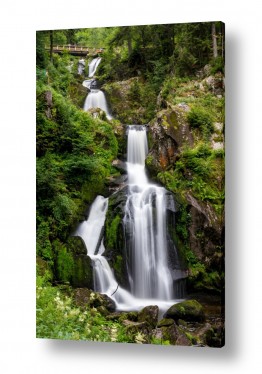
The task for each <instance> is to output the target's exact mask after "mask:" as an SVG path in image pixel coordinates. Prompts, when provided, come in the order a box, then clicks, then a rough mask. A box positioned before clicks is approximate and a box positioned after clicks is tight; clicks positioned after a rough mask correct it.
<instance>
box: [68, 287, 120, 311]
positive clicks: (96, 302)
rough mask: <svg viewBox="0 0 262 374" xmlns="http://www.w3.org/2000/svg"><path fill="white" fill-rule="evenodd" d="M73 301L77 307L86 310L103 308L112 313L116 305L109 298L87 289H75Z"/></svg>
mask: <svg viewBox="0 0 262 374" xmlns="http://www.w3.org/2000/svg"><path fill="white" fill-rule="evenodd" d="M74 301H75V303H76V305H77V306H79V307H82V308H86V307H90V308H101V307H102V308H105V309H106V310H107V311H108V312H111V313H112V312H114V311H115V309H116V304H115V302H114V300H112V299H111V298H110V297H109V296H107V295H105V294H100V293H99V292H94V291H92V290H89V289H87V288H76V289H75V290H74Z"/></svg>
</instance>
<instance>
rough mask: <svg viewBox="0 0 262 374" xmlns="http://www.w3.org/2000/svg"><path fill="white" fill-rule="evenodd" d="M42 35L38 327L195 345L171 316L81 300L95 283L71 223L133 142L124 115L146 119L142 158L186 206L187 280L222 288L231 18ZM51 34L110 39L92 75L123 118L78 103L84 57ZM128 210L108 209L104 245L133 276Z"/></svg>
mask: <svg viewBox="0 0 262 374" xmlns="http://www.w3.org/2000/svg"><path fill="white" fill-rule="evenodd" d="M214 30H215V31H216V33H215V34H214V32H213V31H214ZM214 36H215V38H214ZM36 41H37V45H36V47H37V48H36V59H37V69H36V78H37V84H36V105H37V108H36V124H37V127H36V135H37V139H36V156H37V163H36V172H37V336H38V337H47V338H59V339H85V340H99V341H120V342H121V341H123V342H136V343H148V342H150V343H156V344H170V343H171V344H179V343H178V341H179V339H180V338H181V336H182V338H181V339H182V340H181V341H183V342H184V344H186V345H191V344H194V342H195V341H196V339H195V338H194V337H192V336H191V335H190V334H189V333H188V332H187V333H186V334H184V333H183V334H182V335H181V336H180V338H178V336H179V331H180V330H181V329H182V328H177V327H176V326H175V325H174V324H172V321H171V322H170V321H165V322H162V323H163V326H162V325H161V326H159V327H158V328H156V329H155V330H154V333H152V332H151V330H147V329H148V326H146V329H145V326H144V322H141V321H138V320H137V314H136V313H134V315H131V314H130V313H129V314H128V313H127V314H126V315H123V316H122V320H121V318H120V319H118V317H117V316H116V315H112V316H111V317H108V315H109V314H110V313H109V312H108V311H107V310H106V308H105V307H104V305H102V304H101V305H99V307H95V306H94V305H91V304H88V305H86V306H85V307H84V308H82V306H81V307H80V306H79V305H78V304H77V303H76V301H75V294H74V292H75V291H74V288H77V287H85V288H92V286H93V285H92V269H91V261H90V259H89V257H87V256H86V248H85V247H84V245H83V243H81V242H77V241H74V240H72V238H71V239H70V234H71V233H72V231H73V230H74V228H75V226H76V225H77V223H78V222H79V220H82V219H84V217H86V209H87V207H88V206H89V205H90V204H91V203H92V201H93V200H94V199H95V197H96V196H97V195H98V194H103V195H104V196H105V195H107V194H108V189H107V188H108V181H109V179H110V177H112V176H116V175H117V172H116V169H114V168H113V167H112V161H113V160H114V159H115V158H117V156H118V157H120V156H121V157H122V156H123V155H124V154H125V152H126V139H125V136H124V126H122V124H121V123H120V121H121V122H122V123H139V124H149V125H148V138H149V148H150V153H149V155H148V158H147V160H146V164H147V167H148V170H149V172H150V177H153V178H154V179H155V181H158V182H160V183H161V184H163V185H164V186H165V187H166V188H167V189H168V190H170V191H172V192H173V193H174V194H175V196H176V199H177V203H178V204H177V205H178V206H179V209H178V211H177V212H176V222H175V227H172V228H170V232H172V238H173V240H174V242H175V244H176V245H177V247H178V250H179V253H180V256H181V258H182V260H183V262H184V263H185V264H186V266H187V267H188V270H189V278H188V279H189V281H188V285H189V288H190V290H193V291H196V290H197V291H198V290H200V291H203V290H204V291H211V292H220V291H221V289H222V288H223V280H224V279H223V276H224V274H223V265H221V264H222V262H223V244H224V243H223V226H224V77H223V74H224V70H223V69H224V51H223V46H224V30H223V24H222V23H220V22H212V23H211V22H206V23H195V24H193V23H192V24H177V25H172V24H166V25H144V26H131V27H111V28H99V29H82V30H79V29H76V30H57V31H45V32H37V40H36ZM55 43H56V44H74V43H76V44H78V45H87V46H89V47H91V48H101V47H102V48H104V52H103V58H102V62H101V64H100V65H99V67H98V69H97V72H96V77H97V78H98V79H99V82H100V85H101V86H102V89H103V90H104V91H105V93H106V95H107V98H108V99H109V103H110V106H111V110H112V113H113V115H114V116H115V118H116V119H114V120H112V121H110V122H109V121H108V120H106V117H105V116H101V117H100V118H94V117H93V116H92V115H91V113H88V112H84V111H83V110H82V109H81V108H82V106H83V102H84V99H85V96H86V94H87V90H86V89H85V88H84V87H83V86H82V80H83V76H80V75H79V74H78V72H77V63H78V60H79V58H77V57H73V56H71V55H70V54H69V53H68V52H64V53H62V54H61V55H57V54H55V53H53V50H52V48H53V45H54V44H55ZM45 44H47V45H49V50H45ZM87 60H88V59H86V69H85V75H87V66H88V61H87ZM121 173H122V171H121ZM122 213H123V212H121V211H119V212H117V214H116V215H113V214H111V215H110V213H108V216H107V224H106V227H105V246H106V251H107V252H106V255H108V257H109V262H110V261H111V267H112V268H113V269H114V271H115V275H116V278H117V280H118V281H119V282H120V283H121V284H124V285H125V282H126V283H128V281H127V280H126V279H125V278H126V276H125V275H124V271H123V269H124V267H125V262H126V261H125V260H126V259H125V254H124V253H123V252H124V245H123V242H124V238H123V237H122V236H121V235H122V234H121V233H122V228H121V220H122ZM112 254H114V256H111V255H112ZM72 287H74V288H72ZM92 297H93V296H92ZM107 317H108V318H107ZM124 318H125V319H124ZM125 320H127V322H125V323H126V324H127V325H126V326H124V324H123V321H125ZM130 320H131V321H130ZM170 323H171V325H170ZM160 330H161V331H160ZM187 334H188V335H187Z"/></svg>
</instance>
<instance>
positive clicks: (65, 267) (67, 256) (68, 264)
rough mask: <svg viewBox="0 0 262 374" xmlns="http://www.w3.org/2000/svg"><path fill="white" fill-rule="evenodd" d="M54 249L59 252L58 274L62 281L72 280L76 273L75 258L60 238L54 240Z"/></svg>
mask: <svg viewBox="0 0 262 374" xmlns="http://www.w3.org/2000/svg"><path fill="white" fill-rule="evenodd" d="M53 246H54V250H55V252H56V253H57V266H56V268H57V274H58V279H59V280H60V281H61V282H70V281H71V279H72V276H73V274H74V259H73V256H72V254H71V253H70V252H68V251H67V248H66V246H65V245H64V244H62V243H61V242H60V241H59V240H55V241H54V242H53Z"/></svg>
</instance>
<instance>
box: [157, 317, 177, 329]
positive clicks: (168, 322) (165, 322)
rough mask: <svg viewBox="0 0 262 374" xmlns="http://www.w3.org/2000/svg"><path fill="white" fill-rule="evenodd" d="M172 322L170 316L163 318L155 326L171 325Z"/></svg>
mask: <svg viewBox="0 0 262 374" xmlns="http://www.w3.org/2000/svg"><path fill="white" fill-rule="evenodd" d="M174 323H175V322H174V320H173V319H172V318H163V319H161V321H159V322H158V324H157V327H163V326H172V325H173V324H174Z"/></svg>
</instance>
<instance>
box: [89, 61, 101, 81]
mask: <svg viewBox="0 0 262 374" xmlns="http://www.w3.org/2000/svg"><path fill="white" fill-rule="evenodd" d="M100 62H101V57H96V58H94V59H93V60H92V61H91V62H90V63H89V64H88V67H89V69H88V76H89V78H92V77H93V76H94V75H95V72H96V69H97V68H98V65H99V64H100Z"/></svg>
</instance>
